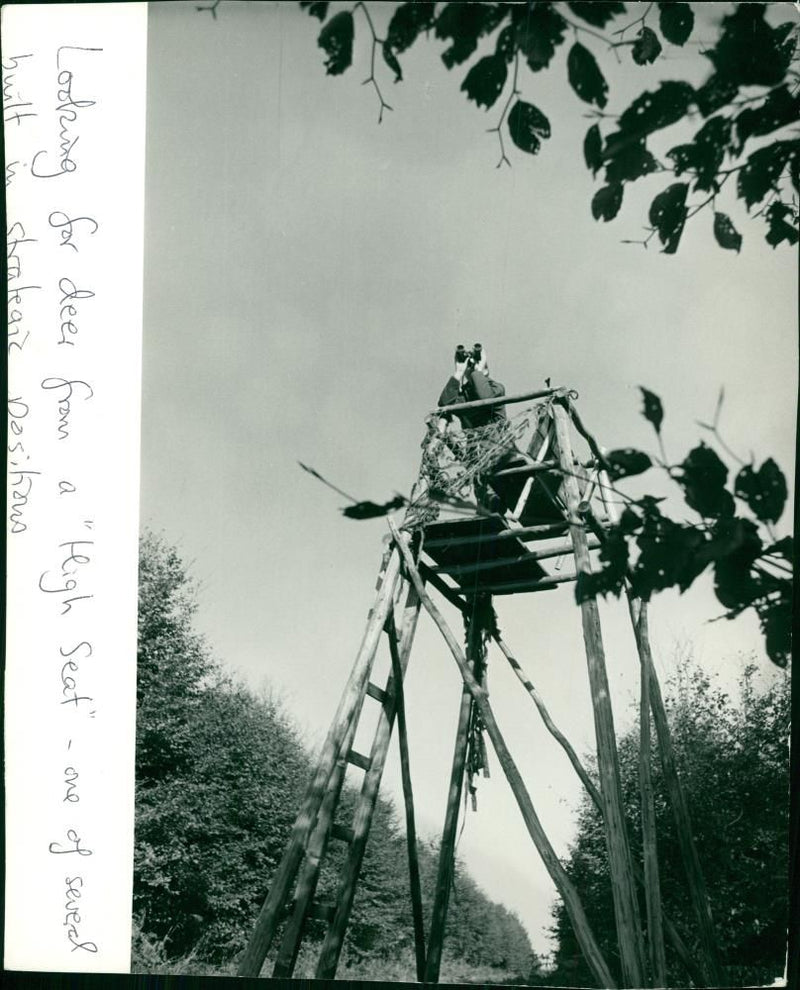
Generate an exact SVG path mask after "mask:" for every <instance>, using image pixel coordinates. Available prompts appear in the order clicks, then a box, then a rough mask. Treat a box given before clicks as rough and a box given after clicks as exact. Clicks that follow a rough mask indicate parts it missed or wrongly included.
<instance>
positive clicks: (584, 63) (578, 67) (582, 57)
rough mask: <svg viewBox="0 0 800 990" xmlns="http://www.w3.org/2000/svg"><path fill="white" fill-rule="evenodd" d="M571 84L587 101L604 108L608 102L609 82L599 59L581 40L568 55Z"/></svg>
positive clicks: (568, 71)
mask: <svg viewBox="0 0 800 990" xmlns="http://www.w3.org/2000/svg"><path fill="white" fill-rule="evenodd" d="M567 73H568V75H569V84H570V86H572V88H573V89H574V90H575V92H576V93H577V94H578V96H579V97H580V98H581V99H582V100H583V101H584V102H585V103H595V104H597V106H598V107H600V109H601V110H602V108H603V107H604V106H605V105H606V103H607V102H608V83H607V82H606V80H605V77H604V75H603V73H602V72H601V71H600V67H599V66H598V64H597V61H596V59H595V57H594V55H592V53H591V52H590V51H589V49H588V48H585V47H584V46H583V45H582V44H581V43H580V42H579V41H576V42H575V44H574V45H573V46H572V48H570V50H569V55H568V56H567Z"/></svg>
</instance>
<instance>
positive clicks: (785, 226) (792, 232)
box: [767, 200, 798, 247]
mask: <svg viewBox="0 0 800 990" xmlns="http://www.w3.org/2000/svg"><path fill="white" fill-rule="evenodd" d="M787 217H792V218H793V219H794V223H789V222H788V221H787V219H786V218H787ZM767 221H768V222H769V232H768V233H767V244H771V245H772V247H777V246H778V245H779V244H780V243H781V241H788V242H789V244H797V240H798V233H797V226H796V223H797V216H796V214H795V213H794V212H793V211H792V208H791V207H790V206H788V205H787V204H786V203H782V202H780V200H778V201H777V202H775V203H772V204H771V205H770V207H769V208H768V209H767Z"/></svg>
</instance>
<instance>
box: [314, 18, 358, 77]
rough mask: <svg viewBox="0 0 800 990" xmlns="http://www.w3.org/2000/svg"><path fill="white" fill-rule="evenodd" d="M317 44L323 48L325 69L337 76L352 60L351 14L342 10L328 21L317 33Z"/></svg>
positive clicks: (330, 74) (331, 74) (329, 73)
mask: <svg viewBox="0 0 800 990" xmlns="http://www.w3.org/2000/svg"><path fill="white" fill-rule="evenodd" d="M317 44H318V45H319V47H320V48H322V49H324V50H325V54H326V55H327V56H328V57H327V58H326V59H325V69H326V71H327V73H328V75H329V76H338V75H339V74H340V73H342V72H344V70H345V69H346V68H348V66H349V65H350V63H351V62H352V61H353V15H352V14H351V13H350V11H349V10H342V11H340V12H339V13H338V14H334V16H333V17H332V18H331V19H330V20H329V21H328V23H327V24H326V25H325V26H324V27H323V29H322V30H321V31H320V33H319V38H317Z"/></svg>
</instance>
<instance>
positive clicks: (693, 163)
mask: <svg viewBox="0 0 800 990" xmlns="http://www.w3.org/2000/svg"><path fill="white" fill-rule="evenodd" d="M730 134H731V121H730V119H729V118H727V117H723V116H718V117H712V118H711V119H710V120H708V121H706V123H705V124H704V125H703V126H702V127H701V128H700V130H699V131H698V132H697V134H695V137H694V141H692V143H691V144H681V145H678V146H677V147H676V148H672V149H671V150H670V151H668V152H667V157H668V158H671V159H672V160H673V161H674V163H675V174H676V175H682V174H683V173H684V172H686V171H692V172H694V173H695V174H696V176H697V178H696V181H695V184H694V187H695V189H702V190H705V191H710V190H712V189H716V188H717V181H716V176H717V172H718V171H719V168H720V166H721V165H722V159H723V158H724V157H725V151H726V149H727V146H728V141H729V140H730Z"/></svg>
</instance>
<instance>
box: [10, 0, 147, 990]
mask: <svg viewBox="0 0 800 990" xmlns="http://www.w3.org/2000/svg"><path fill="white" fill-rule="evenodd" d="M2 28H3V45H2V66H3V116H4V120H5V140H6V177H5V178H6V203H7V230H6V239H7V253H8V278H9V281H8V315H9V329H8V366H9V405H8V414H9V433H8V461H7V463H8V510H7V519H6V526H7V533H8V544H7V545H8V560H7V566H8V572H7V573H8V581H7V589H8V590H7V644H6V645H7V667H6V682H5V688H6V695H5V702H6V704H5V728H6V902H5V903H6V913H5V917H6V920H5V960H4V963H5V967H6V968H7V969H21V970H30V969H36V970H48V971H52V970H60V971H78V972H81V971H102V972H127V971H128V969H129V966H130V930H131V889H132V854H133V784H134V780H133V767H134V744H135V704H136V571H137V535H138V497H139V405H140V368H141V319H142V263H143V220H144V147H145V83H146V51H147V7H146V4H140V3H132V4H46V5H42V6H39V5H29V6H26V5H21V6H6V7H4V8H3V21H2Z"/></svg>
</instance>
